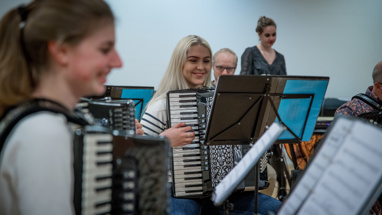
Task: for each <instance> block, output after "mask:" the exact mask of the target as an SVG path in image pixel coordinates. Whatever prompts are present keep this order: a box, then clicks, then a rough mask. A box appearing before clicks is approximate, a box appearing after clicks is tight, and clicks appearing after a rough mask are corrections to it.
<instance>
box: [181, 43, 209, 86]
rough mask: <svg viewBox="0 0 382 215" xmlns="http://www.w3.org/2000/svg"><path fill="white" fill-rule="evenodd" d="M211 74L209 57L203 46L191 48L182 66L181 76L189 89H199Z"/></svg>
mask: <svg viewBox="0 0 382 215" xmlns="http://www.w3.org/2000/svg"><path fill="white" fill-rule="evenodd" d="M210 72H211V55H210V52H209V50H208V49H207V48H206V47H204V46H203V45H195V46H191V47H190V49H189V50H188V52H187V59H186V62H185V63H184V65H183V76H184V78H185V79H186V82H187V84H188V86H189V88H191V89H192V88H199V87H202V86H203V82H204V80H205V79H206V77H207V75H208V74H209V73H210Z"/></svg>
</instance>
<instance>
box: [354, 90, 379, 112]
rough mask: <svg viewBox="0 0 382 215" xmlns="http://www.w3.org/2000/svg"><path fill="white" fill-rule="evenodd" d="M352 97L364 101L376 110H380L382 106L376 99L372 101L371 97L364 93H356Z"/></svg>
mask: <svg viewBox="0 0 382 215" xmlns="http://www.w3.org/2000/svg"><path fill="white" fill-rule="evenodd" d="M354 98H357V99H360V100H362V101H364V102H365V103H366V104H368V105H370V106H372V107H373V108H374V109H376V110H382V106H381V105H380V104H378V103H377V102H376V101H374V100H373V99H372V98H370V97H369V96H368V95H366V94H364V93H358V94H357V95H355V96H353V97H352V99H354Z"/></svg>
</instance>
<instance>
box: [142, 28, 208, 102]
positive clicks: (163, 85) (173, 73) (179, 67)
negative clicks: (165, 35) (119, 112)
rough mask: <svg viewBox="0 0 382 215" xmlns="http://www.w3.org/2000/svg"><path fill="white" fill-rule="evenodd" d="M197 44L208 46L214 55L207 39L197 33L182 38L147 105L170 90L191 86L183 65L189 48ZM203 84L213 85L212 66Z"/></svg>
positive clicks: (206, 85)
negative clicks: (185, 75)
mask: <svg viewBox="0 0 382 215" xmlns="http://www.w3.org/2000/svg"><path fill="white" fill-rule="evenodd" d="M196 45H202V46H204V47H206V48H207V49H208V51H209V52H210V56H212V51H211V47H210V45H209V44H208V42H207V41H206V40H205V39H203V38H201V37H199V36H196V35H189V36H186V37H184V38H182V39H181V40H180V41H179V42H178V44H177V45H176V47H175V49H174V51H173V52H172V55H171V59H170V62H169V64H168V67H167V70H166V72H165V74H164V76H163V78H162V80H161V82H160V84H159V87H158V89H157V91H156V93H155V94H154V96H153V98H152V99H151V101H150V102H149V103H148V104H147V105H150V104H151V103H152V102H154V101H156V100H158V99H161V98H164V97H165V96H166V93H167V92H168V91H171V90H184V89H188V88H189V87H188V85H187V82H186V79H185V78H184V76H183V66H184V64H185V63H186V60H187V52H188V50H189V49H190V48H191V47H192V46H196ZM203 86H205V87H211V67H210V71H209V73H208V75H207V77H206V79H205V80H204V82H203Z"/></svg>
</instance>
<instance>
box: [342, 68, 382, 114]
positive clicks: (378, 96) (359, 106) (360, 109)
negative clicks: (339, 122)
mask: <svg viewBox="0 0 382 215" xmlns="http://www.w3.org/2000/svg"><path fill="white" fill-rule="evenodd" d="M372 77H373V85H372V86H369V87H368V88H367V90H366V93H365V94H362V95H360V94H358V95H357V96H354V97H353V98H352V100H351V101H349V102H347V103H345V104H343V105H342V106H340V107H339V108H338V109H337V110H336V113H335V115H337V114H344V115H350V116H355V117H357V116H359V115H360V114H362V113H367V112H371V111H377V110H378V109H376V108H375V107H373V105H370V103H369V102H367V101H365V99H363V98H362V97H365V96H366V99H368V98H369V99H371V100H372V101H374V102H376V103H377V104H380V105H382V61H381V62H379V63H378V64H377V65H376V66H375V67H374V70H373V75H372Z"/></svg>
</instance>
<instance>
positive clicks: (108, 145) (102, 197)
mask: <svg viewBox="0 0 382 215" xmlns="http://www.w3.org/2000/svg"><path fill="white" fill-rule="evenodd" d="M75 138H76V139H75V140H77V141H75V146H74V147H75V148H76V147H77V150H75V156H74V159H75V160H74V163H75V195H74V197H75V199H74V202H75V210H76V214H106V213H110V212H111V209H112V208H111V207H112V205H111V201H112V174H113V155H112V150H113V144H112V141H113V137H112V135H111V134H108V133H104V132H99V131H98V132H95V131H84V130H83V129H78V130H76V135H75ZM76 188H77V189H76Z"/></svg>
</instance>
